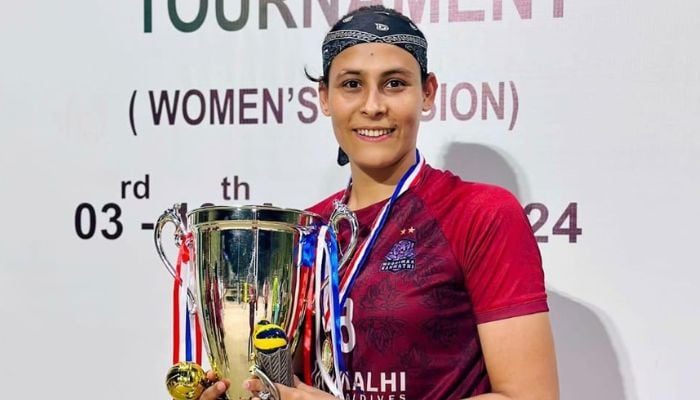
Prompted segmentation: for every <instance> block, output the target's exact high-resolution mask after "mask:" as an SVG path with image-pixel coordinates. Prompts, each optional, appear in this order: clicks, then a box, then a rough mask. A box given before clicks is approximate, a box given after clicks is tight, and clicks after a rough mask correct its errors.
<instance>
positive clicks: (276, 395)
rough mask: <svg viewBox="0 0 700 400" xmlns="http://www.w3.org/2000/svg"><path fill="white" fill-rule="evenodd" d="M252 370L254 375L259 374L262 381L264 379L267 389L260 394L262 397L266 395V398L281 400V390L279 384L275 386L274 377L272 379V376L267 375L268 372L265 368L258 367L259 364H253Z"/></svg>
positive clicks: (267, 399) (266, 399) (268, 399)
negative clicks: (278, 388) (278, 387)
mask: <svg viewBox="0 0 700 400" xmlns="http://www.w3.org/2000/svg"><path fill="white" fill-rule="evenodd" d="M250 372H251V373H252V374H253V375H255V376H257V377H258V378H259V379H260V381H262V383H263V386H264V387H265V390H266V391H267V393H266V394H263V395H262V396H260V395H259V396H260V398H261V399H262V397H265V399H264V400H280V399H281V396H280V392H279V390H277V386H275V383H274V382H272V379H270V377H269V376H267V374H265V372H264V371H263V370H261V369H260V368H258V366H256V365H253V366H252V367H250ZM260 394H262V393H260Z"/></svg>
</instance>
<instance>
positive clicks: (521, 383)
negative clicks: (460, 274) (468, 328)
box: [470, 313, 559, 400]
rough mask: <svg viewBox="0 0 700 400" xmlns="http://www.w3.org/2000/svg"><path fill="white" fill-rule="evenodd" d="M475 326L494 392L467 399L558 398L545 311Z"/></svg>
mask: <svg viewBox="0 0 700 400" xmlns="http://www.w3.org/2000/svg"><path fill="white" fill-rule="evenodd" d="M477 328H478V331H479V339H480V341H481V347H482V350H483V353H484V359H485V361H486V370H487V371H488V374H489V379H490V381H491V390H492V392H493V393H490V394H484V395H480V396H475V397H470V399H473V400H558V399H559V383H558V379H557V363H556V357H555V354H554V340H553V338H552V330H551V327H550V324H549V314H548V313H538V314H531V315H524V316H520V317H513V318H508V319H503V320H499V321H493V322H487V323H484V324H480V325H478V326H477Z"/></svg>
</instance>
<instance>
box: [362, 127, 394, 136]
mask: <svg viewBox="0 0 700 400" xmlns="http://www.w3.org/2000/svg"><path fill="white" fill-rule="evenodd" d="M355 132H356V133H357V134H358V135H360V136H364V137H367V138H379V137H382V136H386V135H389V134H391V133H392V132H394V128H389V129H376V128H372V129H365V128H362V129H355Z"/></svg>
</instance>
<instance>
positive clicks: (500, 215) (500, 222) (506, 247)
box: [455, 185, 548, 324]
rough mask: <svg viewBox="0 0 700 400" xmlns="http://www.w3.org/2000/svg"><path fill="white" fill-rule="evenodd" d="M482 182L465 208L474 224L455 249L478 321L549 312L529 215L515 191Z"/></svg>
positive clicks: (542, 273)
mask: <svg viewBox="0 0 700 400" xmlns="http://www.w3.org/2000/svg"><path fill="white" fill-rule="evenodd" d="M480 186H481V188H480V189H479V190H478V193H476V194H475V195H473V196H470V200H469V204H467V205H466V206H465V207H464V209H463V211H464V212H465V213H467V215H463V221H469V222H467V223H466V224H465V225H466V226H465V228H466V232H465V233H466V235H464V236H463V237H464V241H463V242H462V243H461V244H460V245H461V246H463V247H462V249H461V251H456V252H455V253H456V254H458V255H459V254H461V258H462V259H461V264H462V266H463V269H464V277H465V286H466V288H467V290H468V292H469V294H470V296H471V299H472V302H473V304H474V313H475V315H476V321H477V323H478V324H480V323H485V322H490V321H495V320H501V319H506V318H511V317H516V316H521V315H527V314H534V313H538V312H543V311H548V306H547V294H546V291H545V286H544V272H543V270H542V258H541V256H540V252H539V248H538V246H537V241H536V240H535V237H534V235H533V232H532V228H531V227H530V223H529V221H528V219H527V216H526V215H525V213H524V211H523V209H522V207H521V206H520V204H519V203H518V201H517V199H516V198H515V197H514V196H513V195H512V194H511V193H510V192H508V191H506V190H505V189H502V188H499V187H495V186H490V185H480ZM469 214H471V215H469ZM456 250H458V249H456Z"/></svg>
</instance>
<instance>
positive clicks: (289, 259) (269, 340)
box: [154, 205, 357, 400]
mask: <svg viewBox="0 0 700 400" xmlns="http://www.w3.org/2000/svg"><path fill="white" fill-rule="evenodd" d="M343 219H344V220H347V221H348V222H349V224H350V228H351V241H350V244H349V245H348V247H347V250H346V251H345V252H344V254H343V257H342V259H341V260H340V263H339V264H340V265H344V264H345V262H346V261H347V259H348V258H349V256H350V255H351V254H352V252H353V250H354V247H355V242H356V240H357V221H356V220H355V216H354V214H353V213H352V212H350V211H349V210H348V209H347V208H346V207H344V206H342V205H341V206H339V207H336V210H335V212H334V213H333V215H332V216H331V218H330V221H329V223H330V224H331V225H333V226H335V227H337V225H338V223H339V221H340V220H343ZM168 223H172V224H174V225H175V242H176V245H177V246H180V245H182V243H183V242H185V238H186V237H187V238H188V240H187V242H186V243H185V245H186V246H187V248H188V250H189V254H190V261H189V262H190V264H191V265H192V267H193V270H194V279H193V282H194V285H193V287H192V288H190V289H188V296H189V297H190V300H191V302H192V304H193V307H194V308H195V309H196V310H197V316H198V320H199V323H200V324H201V326H202V328H203V331H204V344H205V348H206V350H207V353H208V356H209V362H210V364H211V366H212V370H213V371H214V373H215V374H216V375H217V377H219V378H227V379H229V380H231V382H232V385H231V387H230V388H229V389H228V391H227V392H226V396H227V398H228V399H229V400H238V399H248V398H249V397H250V393H248V392H246V391H244V390H243V389H242V388H241V385H240V383H241V382H242V381H243V380H245V379H248V378H249V377H250V376H251V374H252V375H255V376H257V377H258V378H260V380H261V381H262V382H263V385H264V386H265V391H264V392H261V396H262V397H268V398H269V399H273V400H278V399H279V393H278V391H277V389H276V387H275V386H274V383H275V382H277V383H282V384H285V385H291V384H292V383H293V375H292V366H291V365H292V363H291V356H292V353H293V352H294V350H295V349H296V345H297V341H298V338H299V331H300V329H299V327H300V326H301V322H302V320H303V318H304V317H305V316H304V310H305V308H306V306H305V304H304V302H305V300H306V299H307V298H309V295H310V294H311V295H312V294H313V293H310V291H312V290H313V282H314V276H313V274H314V273H315V271H313V270H312V268H311V266H309V265H302V264H303V262H302V253H304V248H303V247H304V246H305V243H309V242H311V241H308V240H307V239H308V238H309V237H311V236H312V235H314V233H315V232H317V228H318V227H319V226H321V225H322V224H325V223H326V222H325V221H323V219H322V218H321V217H320V216H318V215H316V214H313V213H310V212H306V211H300V210H294V209H284V208H278V207H272V206H209V207H202V208H198V209H195V210H192V211H190V212H189V213H188V214H187V226H185V224H184V222H183V220H182V218H181V217H180V210H179V206H178V205H175V206H174V207H173V208H171V209H168V210H166V211H165V212H164V213H163V214H162V215H161V216H160V218H159V219H158V222H157V224H156V228H155V233H154V241H155V246H156V249H157V252H158V255H159V256H160V258H161V260H162V261H163V264H165V266H166V268H167V269H168V270H169V272H170V273H171V274H172V275H173V276H175V275H176V270H175V268H174V267H173V265H172V263H170V261H169V260H168V259H167V257H166V255H165V252H164V250H163V244H162V233H163V228H164V226H165V225H167V224H168ZM318 240H322V239H320V238H319V239H318ZM313 242H315V240H314V241H313ZM307 250H308V249H307ZM306 253H308V251H307V252H306ZM263 295H265V296H269V299H268V298H262V297H263ZM268 300H269V310H268V307H264V309H263V307H260V303H261V301H262V302H264V304H265V305H267V304H268ZM307 317H309V318H311V316H307ZM208 384H209V382H208V381H206V379H205V374H204V371H203V370H202V368H201V367H200V366H199V365H197V364H195V363H192V362H180V363H178V364H176V365H175V366H173V367H172V368H171V370H170V371H169V372H168V375H167V378H166V385H167V387H168V390H169V392H170V394H171V395H172V396H173V398H175V399H182V400H190V399H194V398H197V397H198V396H199V395H200V394H201V392H202V391H203V390H204V389H205V388H206V386H207V385H208Z"/></svg>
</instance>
